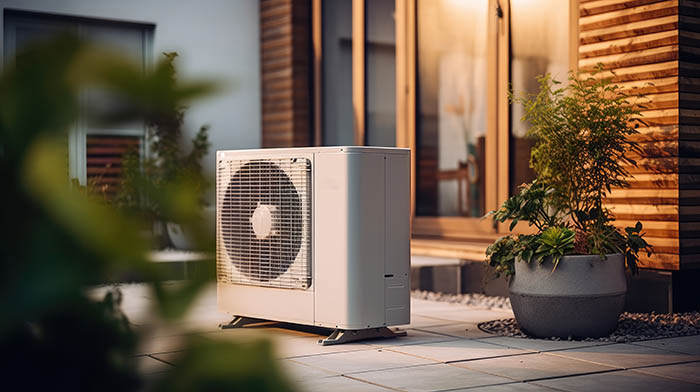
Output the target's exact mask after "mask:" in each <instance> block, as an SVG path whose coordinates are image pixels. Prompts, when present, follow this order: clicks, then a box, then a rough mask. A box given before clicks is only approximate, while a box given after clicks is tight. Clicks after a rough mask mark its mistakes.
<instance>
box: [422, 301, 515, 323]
mask: <svg viewBox="0 0 700 392" xmlns="http://www.w3.org/2000/svg"><path fill="white" fill-rule="evenodd" d="M464 308H465V306H463V305H454V306H453V307H451V308H447V309H436V310H430V311H429V312H422V311H421V310H416V311H415V313H416V314H419V315H422V316H429V317H436V318H439V319H443V320H450V321H454V322H461V323H471V324H477V323H480V322H482V321H486V320H500V319H506V318H512V317H513V312H511V311H503V310H499V311H496V310H485V309H484V310H481V309H470V311H469V312H465V311H464Z"/></svg>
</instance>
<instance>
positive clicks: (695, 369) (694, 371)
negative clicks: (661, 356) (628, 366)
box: [633, 362, 700, 390]
mask: <svg viewBox="0 0 700 392" xmlns="http://www.w3.org/2000/svg"><path fill="white" fill-rule="evenodd" d="M633 370H634V371H635V372H638V373H644V374H649V375H652V376H658V377H666V378H670V379H673V380H680V381H685V382H691V383H695V384H700V362H691V363H683V364H678V365H662V366H651V367H646V368H638V369H633ZM698 389H699V390H700V387H698Z"/></svg>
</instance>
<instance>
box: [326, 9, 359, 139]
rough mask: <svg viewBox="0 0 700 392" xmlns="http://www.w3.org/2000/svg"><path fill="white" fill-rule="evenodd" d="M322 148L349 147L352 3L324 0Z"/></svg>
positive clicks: (351, 135) (353, 137) (350, 127)
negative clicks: (323, 146)
mask: <svg viewBox="0 0 700 392" xmlns="http://www.w3.org/2000/svg"><path fill="white" fill-rule="evenodd" d="M321 12H322V14H323V15H322V21H323V28H322V29H323V33H322V36H323V48H322V50H323V65H322V67H323V72H322V73H323V82H322V86H323V92H322V93H323V95H322V96H323V99H322V103H321V105H322V106H323V109H322V111H323V112H322V113H323V116H322V117H323V144H324V145H327V146H339V145H353V144H355V135H354V133H353V132H354V131H353V124H354V122H353V111H352V1H337V0H324V1H323V4H322V6H321Z"/></svg>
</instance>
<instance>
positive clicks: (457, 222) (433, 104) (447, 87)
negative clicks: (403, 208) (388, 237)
mask: <svg viewBox="0 0 700 392" xmlns="http://www.w3.org/2000/svg"><path fill="white" fill-rule="evenodd" d="M414 16H415V20H414V21H409V23H408V25H407V27H408V30H409V31H408V34H411V33H413V34H414V35H415V54H414V56H415V62H414V64H415V65H414V66H415V72H414V74H415V76H414V78H415V82H414V83H415V98H414V102H415V130H414V132H415V140H414V143H413V146H414V148H415V162H414V163H415V179H414V186H415V193H414V195H415V202H414V217H415V218H414V234H418V235H428V236H439V237H453V238H467V237H475V234H477V235H476V236H477V237H478V234H479V233H481V234H488V233H495V227H494V225H493V224H492V223H491V222H489V221H486V220H482V219H481V217H482V216H483V215H484V214H485V213H486V212H487V211H488V210H490V209H492V208H494V206H493V205H494V203H493V200H495V198H496V181H494V179H495V172H496V169H497V168H496V156H495V146H496V143H497V140H496V139H497V138H496V130H497V128H496V125H497V124H496V121H495V120H496V118H495V114H496V112H495V108H496V105H495V102H496V101H495V100H496V98H497V97H496V95H495V89H496V83H497V76H498V69H497V67H496V66H495V65H496V54H497V45H498V37H497V27H498V24H499V19H498V18H499V17H498V13H497V2H495V1H492V0H470V1H460V0H416V2H415V15H414ZM413 29H414V31H410V30H413Z"/></svg>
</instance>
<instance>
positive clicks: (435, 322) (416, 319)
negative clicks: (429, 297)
mask: <svg viewBox="0 0 700 392" xmlns="http://www.w3.org/2000/svg"><path fill="white" fill-rule="evenodd" d="M426 313H428V312H426ZM457 323H459V321H454V320H445V319H441V318H437V317H430V316H423V315H419V314H417V313H414V311H412V312H411V323H410V324H404V325H399V326H398V327H399V328H404V329H406V328H425V327H434V326H440V325H450V324H457Z"/></svg>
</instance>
